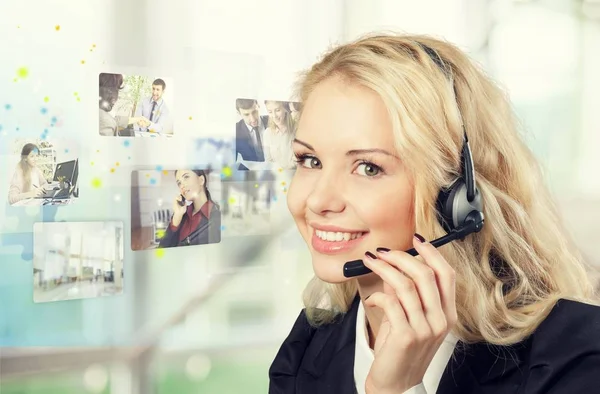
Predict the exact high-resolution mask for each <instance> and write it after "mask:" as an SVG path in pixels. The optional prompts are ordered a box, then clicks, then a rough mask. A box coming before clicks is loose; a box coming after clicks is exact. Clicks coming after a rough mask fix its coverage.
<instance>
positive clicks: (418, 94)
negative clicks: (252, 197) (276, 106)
mask: <svg viewBox="0 0 600 394" xmlns="http://www.w3.org/2000/svg"><path fill="white" fill-rule="evenodd" d="M299 90H300V94H299V96H300V98H301V100H302V111H301V113H300V118H299V123H298V127H297V131H296V135H295V139H294V142H293V150H294V155H295V157H296V161H297V166H298V167H297V170H296V172H295V174H294V177H293V179H292V182H291V185H290V188H289V192H288V197H287V203H288V207H289V210H290V212H291V214H292V216H293V218H294V220H295V222H296V224H297V227H298V230H299V232H300V234H301V235H302V237H303V238H304V240H305V241H306V244H307V246H308V249H309V251H310V254H311V257H312V266H313V270H314V273H315V276H314V278H313V279H312V280H311V282H310V283H309V284H308V286H307V287H306V289H305V292H304V304H305V308H304V309H303V310H302V311H301V312H300V314H299V316H298V319H297V321H296V323H295V325H294V327H293V328H292V330H291V332H290V334H289V335H288V337H287V338H286V339H285V341H284V343H283V344H282V346H281V348H280V350H279V352H278V353H277V355H276V357H275V359H274V361H273V364H272V365H271V368H270V371H269V376H270V390H269V392H270V393H286V394H288V393H313V392H327V393H350V392H356V391H358V393H369V394H387V393H434V392H437V393H462V394H465V393H482V392H485V393H508V392H516V391H519V392H527V393H564V392H592V391H594V390H595V389H596V386H597V385H598V384H600V380H599V379H598V377H597V373H596V371H597V370H598V369H600V344H599V343H598V341H597V340H596V339H594V338H598V337H599V336H600V308H598V307H597V306H595V305H593V303H597V297H596V296H595V295H594V294H593V287H592V284H591V282H590V280H589V279H588V276H587V273H586V271H585V264H584V263H583V262H582V260H581V258H580V256H579V253H578V251H576V250H575V249H574V248H573V247H572V245H571V243H570V242H569V241H568V239H569V238H568V234H567V233H566V231H565V230H564V228H563V226H562V225H561V223H560V218H559V216H558V214H557V211H556V208H555V206H554V203H553V201H552V199H551V198H550V194H549V193H548V191H547V190H546V186H545V184H544V179H543V177H542V175H541V172H540V171H539V168H538V165H537V163H536V161H535V158H534V156H533V154H532V153H531V152H530V150H529V148H528V147H527V146H526V145H525V143H524V142H523V141H522V140H521V138H520V136H519V134H518V132H517V128H516V122H515V120H514V116H513V114H512V112H511V107H510V103H509V102H508V100H507V99H506V97H505V94H504V93H503V92H502V91H501V90H500V89H499V88H498V87H496V86H495V85H494V83H493V82H492V81H491V80H490V79H489V78H488V77H486V76H485V74H484V73H483V72H482V71H481V70H479V69H478V68H477V67H476V66H475V65H474V64H473V63H472V62H471V61H470V60H469V59H468V57H467V56H466V55H465V54H464V53H462V52H461V51H460V50H459V49H458V48H456V47H454V46H453V45H451V44H449V43H447V42H444V41H440V40H436V39H432V38H430V37H426V36H395V35H379V36H369V37H365V38H362V39H359V40H357V41H355V42H351V43H348V44H346V45H342V46H340V47H338V48H335V49H333V50H331V52H329V53H327V54H326V55H325V56H324V57H323V59H322V60H321V61H320V62H318V63H317V64H315V65H314V66H313V67H312V68H311V69H310V70H309V71H308V72H307V73H306V74H305V76H304V77H303V79H302V80H301V81H300V84H299ZM465 137H466V138H465ZM469 145H471V146H472V151H471V150H470V149H469V148H468V147H469ZM471 152H472V153H471ZM465 157H469V158H471V157H472V160H471V159H469V160H467V159H465ZM471 165H472V166H471ZM473 167H474V169H475V170H474V171H471V170H472V169H473ZM469 174H471V175H469ZM466 179H476V183H477V184H476V186H475V188H474V190H477V194H476V196H477V198H478V200H469V202H471V201H478V203H477V204H474V205H479V201H481V202H482V211H483V215H484V216H485V226H483V229H481V228H479V229H480V230H481V231H479V232H477V233H474V234H471V235H469V236H467V237H466V238H465V237H462V238H464V239H463V241H462V242H454V243H450V244H448V245H447V246H444V247H443V248H441V249H440V250H438V249H436V248H435V247H434V246H433V245H432V244H431V243H430V242H427V241H426V240H427V239H433V238H438V237H441V236H444V235H446V231H445V228H446V227H447V224H448V223H447V221H446V220H447V219H446V218H445V216H444V215H442V214H441V213H440V212H442V213H444V214H446V212H445V208H444V209H441V210H440V211H438V206H437V204H438V201H439V196H441V195H443V194H444V193H441V191H444V190H445V189H446V188H447V187H449V186H452V185H457V184H458V183H457V182H465V183H466ZM470 185H471V186H472V183H471V184H470ZM455 190H460V189H455ZM467 193H470V192H467ZM473 198H474V197H473ZM479 199H480V200H479ZM450 201H453V200H450ZM453 209H454V208H453ZM477 209H478V210H479V208H477ZM450 218H451V219H449V220H452V221H453V222H455V221H457V219H456V218H455V217H454V216H452V215H451V216H450ZM421 234H422V235H421ZM409 248H414V249H416V251H417V252H418V254H419V256H417V257H413V256H412V255H410V254H409V253H405V252H404V251H405V250H407V249H409ZM356 259H362V260H363V261H364V264H365V265H366V267H367V268H369V271H368V272H367V273H366V274H364V275H359V276H358V277H357V278H354V277H346V276H345V275H344V265H345V264H346V262H348V261H350V260H356ZM565 333H569V334H568V335H565ZM550 344H551V345H550ZM508 354H510V357H508V356H505V355H508ZM498 355H502V356H498ZM499 357H502V359H501V360H499Z"/></svg>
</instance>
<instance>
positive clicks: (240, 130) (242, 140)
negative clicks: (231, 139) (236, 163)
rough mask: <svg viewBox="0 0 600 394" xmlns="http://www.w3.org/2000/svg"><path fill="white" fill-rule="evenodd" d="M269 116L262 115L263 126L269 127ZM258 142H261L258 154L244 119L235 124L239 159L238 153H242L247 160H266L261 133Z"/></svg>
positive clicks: (236, 147) (236, 148) (236, 149)
mask: <svg viewBox="0 0 600 394" xmlns="http://www.w3.org/2000/svg"><path fill="white" fill-rule="evenodd" d="M268 119H269V117H268V116H261V117H260V122H262V124H263V126H264V127H265V128H266V127H267V122H268ZM258 142H259V144H260V150H259V152H258V154H257V153H256V152H255V151H254V144H253V143H252V137H250V132H249V131H248V127H247V126H246V123H244V120H243V119H242V120H240V121H239V122H237V123H236V125H235V157H236V160H237V155H238V153H239V154H241V155H242V158H243V159H244V160H247V161H265V153H264V149H263V145H262V141H261V139H260V134H259V136H258Z"/></svg>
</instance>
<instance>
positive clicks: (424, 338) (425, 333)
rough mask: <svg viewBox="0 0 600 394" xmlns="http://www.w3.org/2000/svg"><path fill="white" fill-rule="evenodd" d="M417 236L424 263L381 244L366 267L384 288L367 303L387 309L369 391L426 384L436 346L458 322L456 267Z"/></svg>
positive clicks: (383, 392)
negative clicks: (425, 380)
mask: <svg viewBox="0 0 600 394" xmlns="http://www.w3.org/2000/svg"><path fill="white" fill-rule="evenodd" d="M418 237H420V236H417V235H415V237H414V240H413V244H414V247H415V249H416V250H417V252H419V255H420V256H421V257H422V259H423V261H424V262H423V261H421V260H420V259H417V258H415V257H413V256H411V255H409V254H407V253H405V252H403V251H386V250H387V249H385V248H378V250H377V256H376V257H377V258H376V259H372V258H371V257H370V256H369V255H368V254H367V256H366V257H365V259H364V262H365V265H366V266H367V267H368V268H370V269H371V270H372V271H373V272H374V273H375V274H377V275H379V276H380V277H381V279H383V282H384V283H383V292H376V293H373V294H371V295H370V296H369V297H367V299H366V300H365V305H366V306H367V307H378V308H381V309H383V311H384V316H383V319H382V321H381V326H380V327H379V333H378V334H377V339H376V341H375V349H374V353H375V360H374V362H373V365H372V366H371V370H370V371H369V375H368V376H367V380H366V384H365V389H366V392H367V393H369V394H388V393H389V394H392V393H394V394H397V393H403V392H405V391H406V390H408V389H410V388H411V387H413V386H416V385H418V384H419V383H421V382H422V380H423V376H424V375H425V371H426V370H427V368H428V367H429V364H430V363H431V360H432V359H433V357H434V355H435V353H436V352H437V350H438V348H439V347H440V345H441V344H442V342H443V341H444V338H445V337H446V335H447V334H448V332H449V331H450V330H451V329H452V328H453V327H454V325H455V324H456V320H457V313H456V304H455V279H454V270H453V269H452V267H450V265H449V264H448V262H447V261H446V260H445V259H444V257H443V256H442V255H441V254H440V253H439V251H438V250H437V249H436V248H435V247H433V246H432V245H431V244H430V243H427V242H421V241H420V240H419V238H418Z"/></svg>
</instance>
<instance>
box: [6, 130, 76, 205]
mask: <svg viewBox="0 0 600 394" xmlns="http://www.w3.org/2000/svg"><path fill="white" fill-rule="evenodd" d="M11 156H12V157H14V158H15V159H14V161H15V162H16V163H15V164H14V171H13V175H12V177H11V178H10V187H9V190H8V203H9V204H10V205H11V206H30V205H58V204H70V203H71V202H72V200H73V199H74V198H78V197H79V184H78V178H79V158H78V149H77V146H76V145H74V144H73V143H71V142H69V141H47V140H43V139H17V140H15V141H14V144H13V149H12V155H11Z"/></svg>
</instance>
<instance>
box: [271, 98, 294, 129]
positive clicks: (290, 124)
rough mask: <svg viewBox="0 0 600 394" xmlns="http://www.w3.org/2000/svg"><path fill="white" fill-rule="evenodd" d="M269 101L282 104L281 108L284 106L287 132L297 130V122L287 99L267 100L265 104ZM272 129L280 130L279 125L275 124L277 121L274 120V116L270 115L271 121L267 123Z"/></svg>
mask: <svg viewBox="0 0 600 394" xmlns="http://www.w3.org/2000/svg"><path fill="white" fill-rule="evenodd" d="M269 103H274V104H278V105H281V108H283V112H284V113H285V120H284V122H285V125H286V127H287V130H286V133H293V132H294V131H295V123H294V119H292V114H291V111H290V107H289V104H288V103H287V102H286V101H276V100H265V105H267V104H269ZM267 126H268V127H269V128H270V129H271V130H273V132H279V131H280V130H279V126H277V125H276V124H275V121H274V120H273V118H272V117H271V116H269V122H268V125H267Z"/></svg>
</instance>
